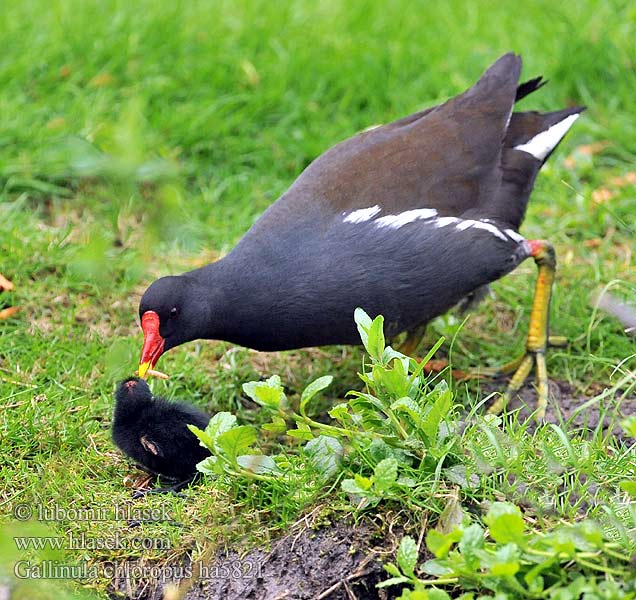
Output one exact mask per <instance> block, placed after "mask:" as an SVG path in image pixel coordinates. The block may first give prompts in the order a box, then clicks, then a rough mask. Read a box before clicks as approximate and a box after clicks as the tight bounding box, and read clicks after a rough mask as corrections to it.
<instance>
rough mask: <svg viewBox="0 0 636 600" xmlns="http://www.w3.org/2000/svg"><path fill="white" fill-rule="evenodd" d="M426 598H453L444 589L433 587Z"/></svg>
mask: <svg viewBox="0 0 636 600" xmlns="http://www.w3.org/2000/svg"><path fill="white" fill-rule="evenodd" d="M413 600H415V599H413ZM426 600H451V597H450V596H449V595H448V594H447V593H446V592H445V591H444V590H439V589H437V588H431V589H430V590H428V595H427V596H426Z"/></svg>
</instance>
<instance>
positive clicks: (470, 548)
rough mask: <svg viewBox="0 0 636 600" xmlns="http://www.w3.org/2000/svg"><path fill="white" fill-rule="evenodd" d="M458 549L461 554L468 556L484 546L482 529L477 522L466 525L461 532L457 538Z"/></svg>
mask: <svg viewBox="0 0 636 600" xmlns="http://www.w3.org/2000/svg"><path fill="white" fill-rule="evenodd" d="M458 547H459V550H460V552H462V553H463V554H466V555H468V556H470V555H472V554H474V553H475V551H476V550H479V549H481V548H483V547H484V530H483V529H482V527H481V526H480V525H477V523H473V524H472V525H469V526H468V527H466V529H464V530H463V532H462V537H461V539H460V540H459V546H458Z"/></svg>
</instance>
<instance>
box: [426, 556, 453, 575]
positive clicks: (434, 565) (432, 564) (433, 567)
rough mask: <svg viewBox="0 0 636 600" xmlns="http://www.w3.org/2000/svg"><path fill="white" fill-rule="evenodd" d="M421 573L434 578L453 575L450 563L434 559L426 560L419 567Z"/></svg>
mask: <svg viewBox="0 0 636 600" xmlns="http://www.w3.org/2000/svg"><path fill="white" fill-rule="evenodd" d="M421 569H422V571H424V573H426V574H427V575H433V576H434V577H443V576H444V575H450V574H451V573H454V570H453V569H452V568H451V566H450V563H449V561H448V560H446V559H440V558H434V559H431V560H427V561H426V562H425V563H424V564H423V565H422V567H421Z"/></svg>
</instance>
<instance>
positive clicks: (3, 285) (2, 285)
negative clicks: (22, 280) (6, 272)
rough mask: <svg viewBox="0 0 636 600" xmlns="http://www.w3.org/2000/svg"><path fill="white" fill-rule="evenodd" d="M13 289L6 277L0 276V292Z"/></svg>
mask: <svg viewBox="0 0 636 600" xmlns="http://www.w3.org/2000/svg"><path fill="white" fill-rule="evenodd" d="M12 289H13V283H11V282H10V281H9V280H8V279H7V278H6V277H4V276H3V275H2V274H0V290H7V292H9V291H11V290H12Z"/></svg>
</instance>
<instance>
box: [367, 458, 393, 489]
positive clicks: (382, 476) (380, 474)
mask: <svg viewBox="0 0 636 600" xmlns="http://www.w3.org/2000/svg"><path fill="white" fill-rule="evenodd" d="M397 471H398V462H397V460H395V458H385V459H384V460H381V461H380V462H379V463H378V464H377V465H376V467H375V469H374V470H373V484H374V486H375V489H376V490H378V491H379V492H385V491H387V490H389V489H390V488H391V487H392V486H393V484H394V483H395V480H396V479H397Z"/></svg>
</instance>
